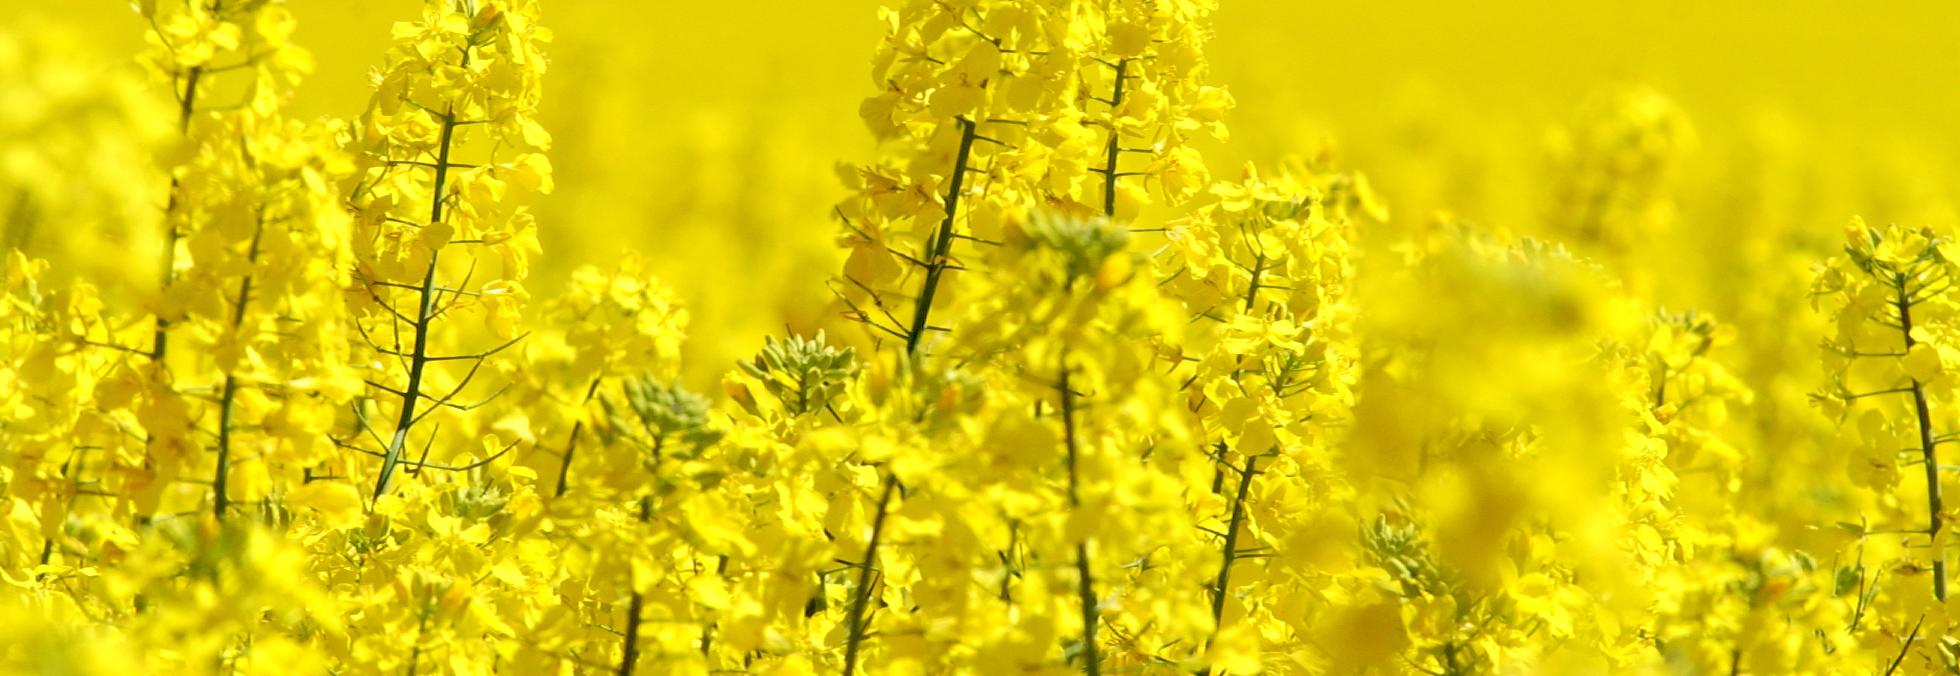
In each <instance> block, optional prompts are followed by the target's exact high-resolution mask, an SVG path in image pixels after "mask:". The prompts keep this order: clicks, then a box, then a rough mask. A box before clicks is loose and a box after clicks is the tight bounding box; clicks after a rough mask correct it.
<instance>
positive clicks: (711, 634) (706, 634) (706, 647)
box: [701, 554, 728, 666]
mask: <svg viewBox="0 0 1960 676" xmlns="http://www.w3.org/2000/svg"><path fill="white" fill-rule="evenodd" d="M727 575H728V555H727V554H723V555H721V556H719V557H716V559H715V577H725V576H727ZM714 647H715V623H713V622H709V623H708V626H705V627H702V628H701V656H702V657H709V653H711V652H713V651H714ZM710 659H712V658H710ZM711 666H712V665H711Z"/></svg>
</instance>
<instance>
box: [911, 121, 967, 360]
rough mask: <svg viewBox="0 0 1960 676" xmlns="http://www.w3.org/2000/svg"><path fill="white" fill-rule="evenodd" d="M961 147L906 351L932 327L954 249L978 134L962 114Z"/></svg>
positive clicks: (931, 244)
mask: <svg viewBox="0 0 1960 676" xmlns="http://www.w3.org/2000/svg"><path fill="white" fill-rule="evenodd" d="M959 124H960V150H959V152H958V153H957V154H955V155H954V157H953V177H952V180H951V181H950V182H949V183H948V186H947V188H946V218H945V219H944V220H941V221H940V222H939V231H938V232H936V233H934V234H933V236H932V241H931V242H927V246H928V247H929V248H930V249H931V250H932V256H931V257H930V258H927V259H926V281H925V286H924V287H922V288H921V289H920V291H919V299H918V301H917V302H916V303H915V304H914V306H913V308H912V330H911V331H909V332H907V333H906V334H905V353H906V354H912V353H914V352H918V351H919V341H921V340H923V339H924V338H925V335H926V331H927V330H929V326H930V325H929V324H927V323H926V321H927V319H929V318H930V317H931V316H932V300H933V296H934V295H936V294H937V293H938V292H939V277H940V276H941V275H943V274H945V272H946V265H947V263H948V258H949V257H950V256H952V253H953V217H954V216H957V215H959V209H960V192H961V191H962V190H964V189H965V186H966V172H967V168H966V163H967V160H968V159H969V158H971V157H972V155H973V140H974V139H975V138H976V137H977V136H978V134H977V133H975V131H974V124H973V121H972V120H968V119H965V118H961V119H960V120H959Z"/></svg>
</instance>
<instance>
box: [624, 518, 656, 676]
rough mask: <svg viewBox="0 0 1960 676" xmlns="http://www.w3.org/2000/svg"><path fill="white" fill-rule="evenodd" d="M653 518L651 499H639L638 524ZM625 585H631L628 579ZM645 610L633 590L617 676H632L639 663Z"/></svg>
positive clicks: (638, 595) (644, 601) (643, 603)
mask: <svg viewBox="0 0 1960 676" xmlns="http://www.w3.org/2000/svg"><path fill="white" fill-rule="evenodd" d="M652 517H653V498H651V497H643V498H640V523H646V522H647V521H648V520H649V519H651V518H652ZM627 584H629V585H630V584H632V582H631V580H630V579H629V580H628V582H627ZM645 608H646V597H644V596H642V595H641V594H640V590H638V589H634V590H633V598H632V600H630V601H628V602H627V603H626V632H625V633H624V635H623V636H622V638H621V643H623V644H624V647H623V648H622V649H621V651H620V652H621V654H620V656H619V676H632V675H633V667H634V665H635V663H637V662H639V661H640V615H641V614H642V612H643V611H644V610H645Z"/></svg>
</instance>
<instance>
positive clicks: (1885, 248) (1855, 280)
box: [1812, 220, 1956, 602]
mask: <svg viewBox="0 0 1960 676" xmlns="http://www.w3.org/2000/svg"><path fill="white" fill-rule="evenodd" d="M1845 238H1846V242H1845V246H1844V253H1843V254H1842V255H1840V256H1836V257H1833V258H1832V259H1831V260H1830V261H1828V262H1827V263H1826V264H1825V266H1824V267H1823V268H1822V269H1821V271H1820V272H1819V274H1818V276H1817V280H1816V282H1815V283H1814V284H1813V285H1812V295H1813V298H1814V299H1815V300H1814V302H1815V303H1817V304H1818V305H1819V307H1820V308H1821V309H1823V310H1824V311H1826V312H1829V313H1830V314H1831V315H1832V316H1833V318H1835V319H1836V324H1837V332H1836V334H1835V335H1832V336H1830V337H1828V338H1827V339H1826V341H1825V343H1824V348H1825V364H1826V366H1827V369H1828V371H1829V373H1828V376H1829V378H1830V382H1829V384H1828V387H1827V388H1826V389H1825V391H1823V392H1821V393H1819V394H1817V395H1815V396H1816V400H1817V401H1818V402H1820V403H1821V404H1824V405H1825V408H1826V409H1827V411H1830V412H1833V413H1835V414H1836V415H1837V417H1839V419H1841V420H1842V419H1844V418H1847V417H1850V416H1851V415H1852V414H1854V413H1855V414H1856V416H1857V424H1858V435H1857V448H1855V449H1854V452H1852V453H1850V454H1849V457H1850V458H1851V462H1850V470H1851V474H1852V479H1853V481H1854V483H1857V484H1860V485H1863V486H1866V487H1869V488H1871V489H1873V490H1877V491H1881V492H1885V491H1890V490H1891V489H1892V486H1893V483H1894V480H1895V479H1896V477H1897V476H1898V467H1897V463H1898V458H1897V455H1896V454H1897V451H1898V449H1900V448H1902V447H1903V448H1908V449H1911V450H1912V451H1914V452H1915V453H1916V454H1917V455H1918V456H1919V457H1918V458H1917V460H1916V462H1915V464H1918V465H1920V466H1921V469H1922V470H1923V472H1924V475H1925V485H1926V495H1925V500H1926V516H1925V518H1926V521H1925V524H1926V525H1925V527H1924V529H1923V530H1919V529H1911V530H1912V531H1917V532H1919V533H1923V534H1924V535H1925V536H1926V537H1927V538H1929V540H1930V543H1931V544H1930V549H1929V550H1928V554H1927V556H1928V557H1929V558H1930V559H1931V560H1930V562H1929V565H1930V568H1931V570H1932V591H1933V598H1935V599H1937V600H1939V601H1942V602H1943V601H1945V600H1946V597H1947V566H1946V563H1947V561H1946V559H1947V556H1946V547H1947V532H1948V524H1946V523H1945V517H1946V512H1945V505H1944V501H1943V496H1942V495H1941V492H1940V470H1941V469H1942V468H1941V466H1940V464H1939V449H1938V445H1939V443H1940V442H1941V440H1942V439H1944V438H1945V437H1944V433H1942V432H1940V431H1939V430H1937V429H1935V426H1936V425H1937V424H1938V421H1940V420H1949V419H1951V417H1952V416H1951V412H1950V411H1949V410H1947V409H1949V408H1950V407H1951V406H1952V402H1951V400H1950V399H1948V398H1946V397H1936V396H1935V394H1936V393H1938V392H1941V391H1945V390H1947V389H1948V388H1950V386H1951V382H1952V381H1951V378H1952V375H1951V374H1950V373H1949V369H1948V368H1947V366H1946V363H1947V362H1948V361H1949V360H1951V359H1952V358H1953V357H1952V356H1951V355H1952V354H1953V350H1954V348H1953V345H1954V339H1955V327H1954V326H1953V325H1952V317H1953V307H1954V303H1955V302H1956V299H1955V298H1956V297H1955V295H1954V293H1953V291H1954V287H1953V279H1954V277H1953V276H1954V262H1953V261H1952V260H1950V259H1949V258H1948V252H1949V250H1950V248H1951V239H1950V238H1948V237H1946V236H1944V235H1941V234H1938V233H1935V232H1934V231H1932V230H1931V229H1920V230H1908V229H1905V228H1901V227H1899V226H1896V225H1893V226H1887V227H1885V228H1884V229H1878V228H1872V227H1868V226H1866V225H1865V223H1864V221H1863V220H1854V221H1853V222H1852V224H1851V225H1850V227H1847V228H1846V229H1845ZM1908 532H1911V531H1908Z"/></svg>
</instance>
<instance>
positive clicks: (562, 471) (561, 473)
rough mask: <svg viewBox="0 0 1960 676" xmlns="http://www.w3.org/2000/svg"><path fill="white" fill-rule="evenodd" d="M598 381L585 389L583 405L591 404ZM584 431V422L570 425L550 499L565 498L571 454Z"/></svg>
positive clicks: (593, 381)
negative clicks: (556, 483)
mask: <svg viewBox="0 0 1960 676" xmlns="http://www.w3.org/2000/svg"><path fill="white" fill-rule="evenodd" d="M599 381H600V379H599V378H593V379H592V384H591V385H590V386H587V387H586V388H585V401H584V402H582V403H583V404H584V405H590V404H591V403H592V396H593V395H594V394H597V393H598V392H599ZM584 429H585V421H584V420H580V421H578V422H575V423H572V435H571V436H570V437H566V439H565V453H564V455H563V456H562V458H561V460H560V464H559V466H558V490H557V492H555V493H552V495H551V497H554V498H562V497H565V490H566V489H567V488H569V487H570V486H571V483H570V480H571V478H572V452H573V451H575V450H577V449H578V435H579V432H581V431H583V430H584Z"/></svg>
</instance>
